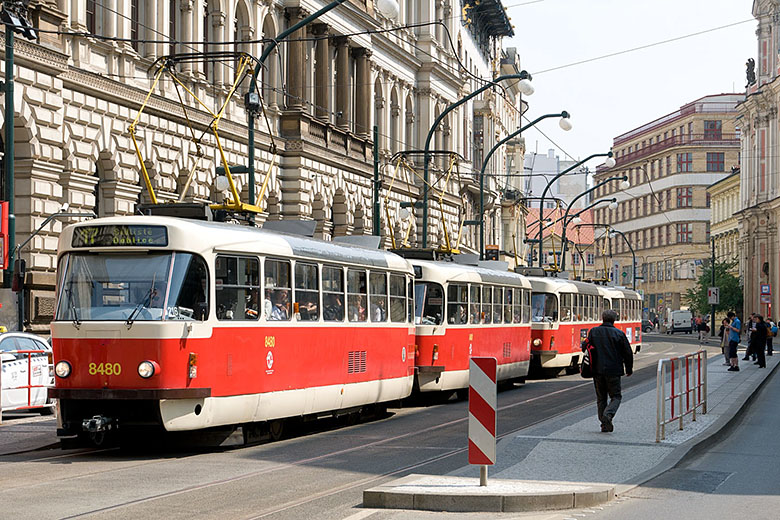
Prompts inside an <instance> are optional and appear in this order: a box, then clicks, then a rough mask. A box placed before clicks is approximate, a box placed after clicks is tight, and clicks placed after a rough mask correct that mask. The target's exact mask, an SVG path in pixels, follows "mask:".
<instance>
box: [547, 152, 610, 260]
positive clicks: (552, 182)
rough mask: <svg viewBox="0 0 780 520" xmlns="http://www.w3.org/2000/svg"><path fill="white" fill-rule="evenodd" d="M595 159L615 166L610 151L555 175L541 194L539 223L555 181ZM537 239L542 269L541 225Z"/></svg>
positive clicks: (575, 164) (596, 154)
mask: <svg viewBox="0 0 780 520" xmlns="http://www.w3.org/2000/svg"><path fill="white" fill-rule="evenodd" d="M595 157H606V158H607V160H606V161H605V164H606V165H607V168H612V167H613V166H615V160H614V159H612V152H611V151H609V152H607V153H594V154H592V155H589V156H587V157H586V158H585V159H583V160H581V161H579V162H577V163H574V164H573V165H572V166H570V167H569V168H566V169H565V170H563V171H562V172H561V173H559V174H557V175H556V176H555V177H553V178H552V180H550V182H548V183H547V186H545V187H544V191H543V192H542V199H541V202H540V203H539V221H540V222H541V220H542V218H543V215H544V199H545V197H546V196H547V191H548V190H549V189H550V187H551V186H552V185H553V184H554V183H555V181H557V180H558V179H560V178H561V177H563V176H564V175H566V174H567V173H569V172H570V171H572V170H574V169H575V168H577V167H579V166H581V165H582V164H584V163H586V162H588V161H590V160H591V159H593V158H595ZM537 238H538V239H539V267H542V242H541V238H542V225H541V224H539V233H538V236H537Z"/></svg>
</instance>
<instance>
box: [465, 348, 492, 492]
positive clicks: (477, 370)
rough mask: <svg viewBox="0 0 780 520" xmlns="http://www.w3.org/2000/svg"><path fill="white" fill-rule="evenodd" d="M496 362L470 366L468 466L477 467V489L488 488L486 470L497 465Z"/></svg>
mask: <svg viewBox="0 0 780 520" xmlns="http://www.w3.org/2000/svg"><path fill="white" fill-rule="evenodd" d="M496 367H497V362H496V358H492V357H479V358H471V361H470V362H469V464H475V465H476V464H479V465H480V468H479V485H480V486H487V467H488V465H490V464H495V463H496V403H497V398H496V388H497V384H496V382H497V379H496Z"/></svg>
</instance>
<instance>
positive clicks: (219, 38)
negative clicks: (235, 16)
mask: <svg viewBox="0 0 780 520" xmlns="http://www.w3.org/2000/svg"><path fill="white" fill-rule="evenodd" d="M209 18H211V34H212V36H213V43H214V50H215V51H217V52H219V51H223V50H225V48H224V47H223V45H222V42H223V41H224V36H225V13H223V12H222V11H220V10H219V9H215V10H214V11H211V13H210V16H209ZM212 66H213V67H214V84H215V85H218V86H221V85H222V84H224V82H225V74H224V70H225V69H224V68H225V65H224V64H223V63H222V62H220V61H219V60H215V61H214V64H213V65H212Z"/></svg>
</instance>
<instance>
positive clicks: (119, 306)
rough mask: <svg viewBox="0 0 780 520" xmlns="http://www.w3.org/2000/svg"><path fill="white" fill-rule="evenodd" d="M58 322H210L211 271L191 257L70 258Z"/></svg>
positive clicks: (66, 260)
mask: <svg viewBox="0 0 780 520" xmlns="http://www.w3.org/2000/svg"><path fill="white" fill-rule="evenodd" d="M60 266H61V267H65V268H66V272H65V274H64V276H63V277H62V285H61V287H60V301H59V306H58V308H57V314H56V319H57V320H61V321H74V322H81V321H127V322H128V324H132V322H133V321H161V320H205V319H206V318H207V317H208V311H209V304H208V291H207V287H208V274H207V273H208V269H207V268H206V263H205V261H204V260H203V259H202V258H201V257H199V256H196V255H193V254H190V253H152V254H137V255H128V254H121V255H120V254H90V253H69V254H68V255H67V256H66V257H65V258H63V259H62V261H61V264H60Z"/></svg>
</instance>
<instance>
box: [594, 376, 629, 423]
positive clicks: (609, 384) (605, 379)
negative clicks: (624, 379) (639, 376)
mask: <svg viewBox="0 0 780 520" xmlns="http://www.w3.org/2000/svg"><path fill="white" fill-rule="evenodd" d="M593 386H594V387H595V388H596V405H597V406H598V413H599V421H601V424H602V425H603V424H609V423H610V422H612V418H613V417H615V414H616V413H617V411H618V408H619V407H620V400H621V399H623V394H621V393H620V391H621V388H620V376H605V375H602V374H593ZM607 396H609V399H610V401H609V404H607Z"/></svg>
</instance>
